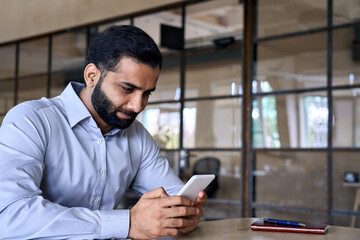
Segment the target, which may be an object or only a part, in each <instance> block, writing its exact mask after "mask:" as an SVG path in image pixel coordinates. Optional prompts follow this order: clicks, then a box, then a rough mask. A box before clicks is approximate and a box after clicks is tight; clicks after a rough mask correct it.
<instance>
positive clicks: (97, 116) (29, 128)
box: [0, 26, 206, 239]
mask: <svg viewBox="0 0 360 240" xmlns="http://www.w3.org/2000/svg"><path fill="white" fill-rule="evenodd" d="M161 62H162V56H161V53H160V51H159V49H158V48H157V46H156V44H155V43H154V41H153V40H152V39H151V38H150V37H149V36H148V35H147V34H146V33H145V32H143V31H142V30H140V29H138V28H136V27H134V26H115V27H111V28H109V29H107V30H105V31H104V32H102V33H100V34H99V35H97V36H96V37H95V38H94V40H93V41H92V42H91V44H90V46H89V52H88V64H87V66H86V67H85V70H84V80H85V85H83V84H79V83H70V84H69V85H68V86H67V87H66V89H65V90H64V92H63V93H62V94H61V95H60V96H58V97H55V98H52V99H47V98H42V99H40V100H35V101H29V102H25V103H22V104H19V105H18V106H16V107H14V108H13V109H11V110H10V111H9V112H8V114H7V116H6V117H5V119H4V120H3V124H2V127H1V128H0V170H1V174H0V239H3V238H6V239H8V238H17V239H25V238H26V239H28V238H51V239H63V238H75V239H85V238H113V237H114V238H126V237H128V238H137V239H149V238H157V237H161V236H169V235H176V234H178V233H179V232H181V233H187V232H189V231H192V230H193V229H194V228H195V227H196V225H197V224H198V222H199V219H200V217H201V216H202V215H203V212H202V205H203V203H204V201H205V200H206V194H205V193H204V192H200V193H199V194H198V197H197V199H196V200H195V201H194V202H192V201H190V200H189V199H186V198H184V197H180V196H170V195H175V194H176V193H177V192H178V191H179V190H180V189H181V187H182V186H183V183H182V181H181V180H180V179H179V178H178V177H177V176H176V175H175V174H174V172H173V171H172V170H171V169H170V167H169V164H168V162H167V160H166V159H165V158H164V157H162V156H161V155H160V153H159V147H158V145H157V144H156V142H155V141H154V140H153V139H152V137H151V136H150V134H149V133H148V132H147V131H146V130H145V129H144V127H143V126H142V125H141V124H140V123H139V122H137V121H136V120H135V118H136V115H137V114H138V113H139V112H141V111H142V110H143V109H144V108H145V106H146V104H147V102H148V98H149V96H150V94H151V92H153V91H154V90H155V88H156V83H157V80H158V77H159V73H160V68H161ZM129 187H130V188H132V189H133V190H134V191H136V192H138V193H140V194H143V196H142V197H141V198H140V200H139V201H138V203H137V204H136V205H135V206H134V207H133V208H132V209H131V210H127V209H122V210H119V209H115V208H116V207H117V206H118V204H119V202H120V201H121V199H122V197H123V195H124V192H125V191H126V190H127V189H128V188H129Z"/></svg>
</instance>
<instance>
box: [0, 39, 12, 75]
mask: <svg viewBox="0 0 360 240" xmlns="http://www.w3.org/2000/svg"><path fill="white" fill-rule="evenodd" d="M15 51H16V46H15V44H12V45H6V46H2V47H0V62H1V65H0V79H4V78H14V76H15Z"/></svg>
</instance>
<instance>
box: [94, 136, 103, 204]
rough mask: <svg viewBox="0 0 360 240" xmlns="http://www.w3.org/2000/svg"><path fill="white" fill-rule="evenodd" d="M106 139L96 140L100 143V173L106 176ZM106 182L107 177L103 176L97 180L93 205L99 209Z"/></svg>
mask: <svg viewBox="0 0 360 240" xmlns="http://www.w3.org/2000/svg"><path fill="white" fill-rule="evenodd" d="M104 141H105V140H104V139H101V138H99V139H97V140H96V143H97V145H99V147H98V153H99V154H100V155H99V156H98V159H99V163H98V164H99V165H98V166H99V167H100V168H99V173H100V175H102V176H105V168H104V166H105V167H106V145H105V144H104V143H105V142H104ZM105 182H106V179H105V178H103V177H100V178H98V180H97V183H96V187H95V188H96V191H95V194H94V196H93V199H94V200H93V206H94V208H95V209H99V208H100V204H99V203H100V200H101V196H102V195H103V192H104V187H105Z"/></svg>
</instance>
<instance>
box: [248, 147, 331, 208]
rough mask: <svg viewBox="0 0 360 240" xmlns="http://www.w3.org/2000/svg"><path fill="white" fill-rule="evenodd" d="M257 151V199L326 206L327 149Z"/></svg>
mask: <svg viewBox="0 0 360 240" xmlns="http://www.w3.org/2000/svg"><path fill="white" fill-rule="evenodd" d="M255 154H256V156H255V158H256V167H255V172H254V173H253V174H254V175H255V178H256V180H255V195H256V199H255V202H256V203H260V204H276V205H281V206H288V207H305V208H316V209H323V210H325V209H326V202H327V197H326V183H327V182H326V176H327V170H326V169H327V168H326V159H327V154H326V151H322V152H321V151H301V152H295V151H294V152H280V151H276V152H255ZM274 193H276V194H274Z"/></svg>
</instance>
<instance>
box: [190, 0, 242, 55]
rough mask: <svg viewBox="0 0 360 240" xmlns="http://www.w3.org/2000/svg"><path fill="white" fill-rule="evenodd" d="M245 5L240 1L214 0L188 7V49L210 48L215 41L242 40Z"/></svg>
mask: <svg viewBox="0 0 360 240" xmlns="http://www.w3.org/2000/svg"><path fill="white" fill-rule="evenodd" d="M243 20H244V4H243V3H242V1H238V0H213V1H206V2H202V3H197V4H191V5H189V6H187V7H186V21H185V41H186V48H189V47H199V46H208V45H213V44H215V42H214V41H215V40H217V39H222V40H225V41H230V42H232V41H234V40H239V39H242V36H243V28H244V27H243Z"/></svg>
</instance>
